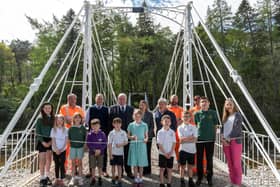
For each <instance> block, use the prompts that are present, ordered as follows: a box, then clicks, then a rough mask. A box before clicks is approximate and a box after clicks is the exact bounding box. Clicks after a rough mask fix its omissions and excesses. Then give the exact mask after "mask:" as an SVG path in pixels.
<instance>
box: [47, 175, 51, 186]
mask: <svg viewBox="0 0 280 187" xmlns="http://www.w3.org/2000/svg"><path fill="white" fill-rule="evenodd" d="M46 181H47V185H52V181H51V179H50V178H49V177H46Z"/></svg>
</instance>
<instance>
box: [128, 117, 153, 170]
mask: <svg viewBox="0 0 280 187" xmlns="http://www.w3.org/2000/svg"><path fill="white" fill-rule="evenodd" d="M127 131H128V132H130V134H131V136H137V140H136V141H134V140H132V141H130V145H129V152H128V161H127V165H129V166H139V167H145V166H148V158H147V145H146V143H145V142H144V139H145V134H146V133H148V126H147V124H146V123H144V122H142V121H141V123H139V124H138V123H136V122H132V123H130V124H129V126H128V128H127Z"/></svg>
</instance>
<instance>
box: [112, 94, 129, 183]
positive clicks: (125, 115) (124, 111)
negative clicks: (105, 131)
mask: <svg viewBox="0 0 280 187" xmlns="http://www.w3.org/2000/svg"><path fill="white" fill-rule="evenodd" d="M133 110H134V109H133V107H131V106H128V105H127V96H126V94H125V93H120V94H119V95H118V104H116V105H113V106H111V107H110V128H111V129H113V127H112V121H113V119H114V118H116V117H119V118H121V119H122V129H123V130H124V131H126V132H127V127H128V125H129V123H131V122H132V121H133V118H132V116H133ZM128 147H129V145H126V146H124V168H125V172H126V175H127V176H128V177H129V178H134V176H133V175H132V172H131V167H130V166H128V165H127V159H128Z"/></svg>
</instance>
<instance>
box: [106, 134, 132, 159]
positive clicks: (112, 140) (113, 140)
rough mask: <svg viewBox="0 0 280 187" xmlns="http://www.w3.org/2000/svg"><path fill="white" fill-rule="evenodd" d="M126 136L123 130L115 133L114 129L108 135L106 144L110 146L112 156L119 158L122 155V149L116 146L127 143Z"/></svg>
mask: <svg viewBox="0 0 280 187" xmlns="http://www.w3.org/2000/svg"><path fill="white" fill-rule="evenodd" d="M127 141H128V139H127V134H126V132H125V131H124V130H120V131H116V130H115V129H114V130H112V131H111V132H110V133H109V136H108V144H112V155H117V156H121V155H123V154H124V152H123V147H119V148H118V147H116V144H122V143H124V142H127Z"/></svg>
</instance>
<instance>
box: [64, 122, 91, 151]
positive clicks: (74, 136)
mask: <svg viewBox="0 0 280 187" xmlns="http://www.w3.org/2000/svg"><path fill="white" fill-rule="evenodd" d="M86 137H87V130H86V128H85V127H84V126H83V125H80V126H72V127H70V129H69V131H68V138H69V140H70V146H71V147H74V148H81V147H83V146H84V144H85V143H80V142H85V141H86ZM73 141H74V142H73ZM75 141H79V142H75Z"/></svg>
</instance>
